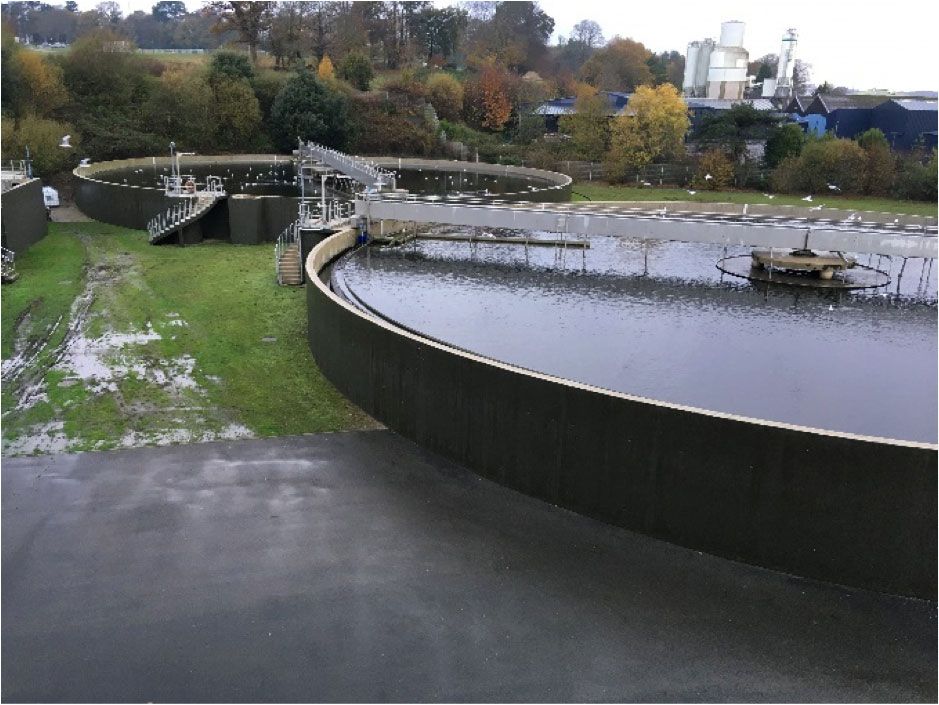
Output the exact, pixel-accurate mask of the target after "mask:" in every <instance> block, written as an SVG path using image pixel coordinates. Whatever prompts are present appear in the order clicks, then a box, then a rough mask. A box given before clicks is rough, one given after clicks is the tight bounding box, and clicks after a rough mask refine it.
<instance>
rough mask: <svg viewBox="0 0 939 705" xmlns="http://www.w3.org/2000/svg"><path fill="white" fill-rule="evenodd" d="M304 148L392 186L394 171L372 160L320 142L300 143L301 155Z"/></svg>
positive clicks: (313, 154)
mask: <svg viewBox="0 0 939 705" xmlns="http://www.w3.org/2000/svg"><path fill="white" fill-rule="evenodd" d="M304 150H306V151H308V152H309V153H310V154H311V155H312V156H316V154H317V153H319V154H321V155H324V156H329V157H330V159H332V160H333V161H334V162H336V163H337V164H341V165H344V166H347V167H350V168H352V169H358V170H360V171H362V172H364V173H365V174H367V175H368V176H370V177H371V178H373V179H375V181H376V182H378V183H380V184H389V185H391V187H392V188H394V185H395V175H394V172H391V171H388V170H387V169H383V168H382V167H380V166H378V165H377V164H375V163H374V162H372V161H369V160H367V159H363V158H361V157H354V156H352V155H351V154H346V153H345V152H340V151H339V150H337V149H333V148H332V147H327V146H325V145H322V144H317V143H316V142H307V143H306V144H305V145H302V146H301V148H300V151H301V156H303V151H304ZM324 161H325V160H324Z"/></svg>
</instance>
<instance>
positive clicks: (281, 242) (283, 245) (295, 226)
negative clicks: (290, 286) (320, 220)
mask: <svg viewBox="0 0 939 705" xmlns="http://www.w3.org/2000/svg"><path fill="white" fill-rule="evenodd" d="M291 248H296V253H297V267H298V271H299V272H300V282H299V283H300V284H302V283H303V262H302V258H303V255H302V248H301V247H300V221H298V220H295V221H294V222H292V223H291V224H290V225H288V226H287V227H286V228H285V229H284V231H283V232H282V233H281V234H280V235H278V236H277V242H276V243H275V244H274V271H275V272H277V283H278V284H280V285H281V286H283V285H284V283H285V282H284V271H283V264H284V255H286V254H287V253H288V252H289V251H290V249H291Z"/></svg>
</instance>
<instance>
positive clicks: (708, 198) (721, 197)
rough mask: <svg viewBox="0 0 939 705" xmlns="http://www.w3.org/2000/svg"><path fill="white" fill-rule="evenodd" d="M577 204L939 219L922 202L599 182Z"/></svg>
mask: <svg viewBox="0 0 939 705" xmlns="http://www.w3.org/2000/svg"><path fill="white" fill-rule="evenodd" d="M573 191H574V196H573V200H575V201H586V200H592V201H696V202H699V203H763V204H772V205H777V206H780V205H782V206H808V205H812V206H817V205H820V204H824V205H825V206H827V207H829V208H844V209H846V210H862V211H880V212H885V213H907V214H910V215H927V216H928V215H931V216H936V214H937V207H936V204H935V203H923V202H920V201H898V200H895V199H890V198H865V197H857V196H824V195H822V196H813V198H812V203H811V204H810V203H807V202H805V201H803V200H802V198H801V197H800V196H792V195H786V194H777V195H776V196H775V197H774V198H769V197H767V196H765V195H764V194H762V193H759V192H757V191H698V192H697V193H695V194H694V195H691V194H690V193H688V191H687V190H686V189H683V188H668V187H665V186H653V187H651V188H636V187H635V186H611V185H609V184H605V183H602V182H598V181H577V182H575V183H574V185H573Z"/></svg>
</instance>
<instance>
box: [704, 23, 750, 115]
mask: <svg viewBox="0 0 939 705" xmlns="http://www.w3.org/2000/svg"><path fill="white" fill-rule="evenodd" d="M743 30H744V23H743V22H737V21H735V20H734V21H730V22H722V23H721V41H720V44H718V45H717V46H716V47H714V50H713V51H712V52H711V60H710V63H709V67H708V77H707V97H708V98H723V99H727V100H740V99H741V98H743V94H744V90H745V89H746V87H747V67H748V65H749V61H750V54H749V53H748V52H747V50H746V49H744V48H743ZM700 61H701V56H700V53H699V55H698V62H699V63H700Z"/></svg>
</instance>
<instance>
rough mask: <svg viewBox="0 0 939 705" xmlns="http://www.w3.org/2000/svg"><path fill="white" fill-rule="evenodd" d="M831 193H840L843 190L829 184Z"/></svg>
mask: <svg viewBox="0 0 939 705" xmlns="http://www.w3.org/2000/svg"><path fill="white" fill-rule="evenodd" d="M828 190H829V191H840V190H841V189H840V188H838V187H837V186H835V185H834V184H828Z"/></svg>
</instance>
